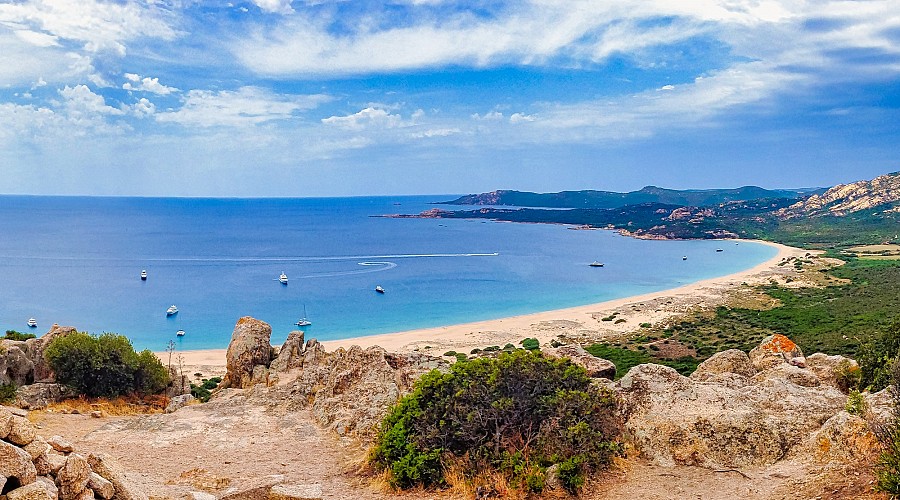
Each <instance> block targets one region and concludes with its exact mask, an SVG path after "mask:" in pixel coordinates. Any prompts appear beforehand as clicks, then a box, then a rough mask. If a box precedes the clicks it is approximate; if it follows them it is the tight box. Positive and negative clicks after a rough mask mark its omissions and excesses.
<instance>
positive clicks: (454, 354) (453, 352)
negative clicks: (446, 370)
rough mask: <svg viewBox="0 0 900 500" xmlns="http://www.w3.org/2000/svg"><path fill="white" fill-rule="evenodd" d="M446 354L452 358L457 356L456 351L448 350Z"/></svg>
mask: <svg viewBox="0 0 900 500" xmlns="http://www.w3.org/2000/svg"><path fill="white" fill-rule="evenodd" d="M444 356H448V357H451V358H452V357H455V356H456V351H447V352H445V353H444Z"/></svg>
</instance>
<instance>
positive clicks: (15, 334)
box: [3, 330, 36, 341]
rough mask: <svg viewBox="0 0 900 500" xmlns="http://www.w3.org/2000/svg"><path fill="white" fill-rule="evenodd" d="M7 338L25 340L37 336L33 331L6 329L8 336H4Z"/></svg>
mask: <svg viewBox="0 0 900 500" xmlns="http://www.w3.org/2000/svg"><path fill="white" fill-rule="evenodd" d="M3 338H4V339H5V340H19V341H24V340H28V339H33V338H36V337H35V335H34V334H33V333H22V332H17V331H15V330H6V336H4V337H3Z"/></svg>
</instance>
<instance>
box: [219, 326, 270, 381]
mask: <svg viewBox="0 0 900 500" xmlns="http://www.w3.org/2000/svg"><path fill="white" fill-rule="evenodd" d="M271 336H272V327H271V326H269V324H268V323H266V322H264V321H260V320H258V319H254V318H251V317H250V316H244V317H243V318H241V319H239V320H238V321H237V324H236V325H235V326H234V332H233V333H232V334H231V342H230V343H229V344H228V352H227V353H226V355H225V362H226V369H227V373H226V374H225V377H224V379H223V380H222V384H223V387H233V388H235V389H243V388H245V387H250V386H251V385H254V384H258V383H265V382H266V379H265V375H266V373H264V372H265V371H266V370H267V369H268V366H269V362H270V361H271V360H272V346H271V345H269V338H270V337H271Z"/></svg>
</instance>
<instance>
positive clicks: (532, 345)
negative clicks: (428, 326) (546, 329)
mask: <svg viewBox="0 0 900 500" xmlns="http://www.w3.org/2000/svg"><path fill="white" fill-rule="evenodd" d="M521 344H522V348H523V349H527V350H529V351H535V350H537V349H540V348H541V343H540V341H538V339H536V338H532V337H528V338H526V339H522V342H521Z"/></svg>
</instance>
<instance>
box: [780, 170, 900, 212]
mask: <svg viewBox="0 0 900 500" xmlns="http://www.w3.org/2000/svg"><path fill="white" fill-rule="evenodd" d="M898 202H900V172H894V173H892V174H886V175H882V176H880V177H876V178H874V179H872V180H870V181H858V182H852V183H850V184H838V185H837V186H834V187H832V188H831V189H829V190H827V191H825V192H824V193H822V194H817V195H813V196H810V197H809V198H807V199H805V200H803V201H799V202H797V203H795V204H793V205H791V206H790V207H788V208H784V209H782V210H779V211H778V212H776V214H777V215H778V216H780V217H784V218H794V217H803V216H821V215H838V216H841V215H847V214H850V213H853V212H858V211H860V210H868V209H873V208H878V207H882V206H884V209H885V210H886V211H888V210H891V209H893V208H895V206H896V205H897V204H898Z"/></svg>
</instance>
